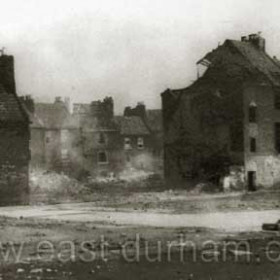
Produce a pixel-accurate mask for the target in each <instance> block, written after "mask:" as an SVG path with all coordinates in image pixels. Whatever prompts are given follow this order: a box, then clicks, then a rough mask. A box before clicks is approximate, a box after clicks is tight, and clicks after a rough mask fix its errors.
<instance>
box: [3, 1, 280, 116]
mask: <svg viewBox="0 0 280 280" xmlns="http://www.w3.org/2000/svg"><path fill="white" fill-rule="evenodd" d="M3 2H4V1H3ZM279 10H280V1H279V0H266V1H263V0H211V1H210V0H102V1H101V0H99V1H97V0H56V1H54V0H48V1H45V0H9V1H5V2H4V4H3V3H2V7H1V9H0V48H1V47H5V52H6V53H7V54H10V55H13V56H14V57H15V72H16V73H15V74H16V82H17V92H18V94H19V95H27V94H30V95H32V96H33V97H34V98H35V100H37V101H39V100H40V101H45V102H51V101H53V99H54V97H55V96H62V97H70V99H71V101H72V102H73V103H77V102H81V103H88V102H90V101H93V100H98V99H103V98H104V97H105V96H112V97H113V98H114V102H115V111H116V113H121V112H122V111H123V108H124V107H125V106H134V105H136V104H137V102H144V103H145V104H146V107H147V108H160V106H161V98H160V94H161V93H162V92H163V91H164V90H166V89H167V88H171V89H176V88H183V87H187V86H188V85H189V84H190V83H191V82H193V81H194V80H195V79H196V76H197V74H196V62H197V61H198V60H199V59H200V58H202V57H203V56H204V54H206V53H207V52H208V51H211V50H212V49H214V48H216V47H217V46H218V44H221V43H223V42H224V40H225V39H237V40H239V39H240V37H241V36H242V35H248V34H251V33H257V32H259V31H260V32H262V36H263V37H265V38H266V44H267V52H268V53H269V54H271V55H276V56H279V57H280V20H279Z"/></svg>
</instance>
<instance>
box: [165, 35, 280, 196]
mask: <svg viewBox="0 0 280 280" xmlns="http://www.w3.org/2000/svg"><path fill="white" fill-rule="evenodd" d="M197 64H198V67H199V70H200V71H204V73H203V75H201V77H199V78H198V79H197V80H196V81H195V82H194V83H193V84H192V85H191V86H189V87H187V88H183V89H179V90H171V89H167V90H166V91H165V92H163V93H162V108H163V126H164V127H163V128H164V171H165V177H166V179H168V180H170V181H173V182H184V181H186V180H189V179H194V178H205V179H209V180H213V181H215V182H216V183H217V182H218V181H219V178H221V177H223V176H225V175H227V174H228V172H229V170H230V169H231V168H232V167H233V166H235V167H239V170H241V171H243V172H244V176H245V181H246V184H245V186H246V187H247V188H248V189H249V190H254V189H256V188H257V187H269V186H273V185H277V184H278V183H280V156H279V153H280V66H279V65H280V64H279V62H278V60H277V59H276V58H275V57H274V58H271V57H270V56H269V55H268V54H267V53H266V50H265V39H264V38H262V37H261V36H260V34H251V35H249V36H244V37H242V38H241V40H240V41H236V40H226V41H225V42H224V44H222V45H221V46H219V47H218V48H216V49H215V50H213V51H211V52H209V53H208V54H206V55H205V57H203V58H202V59H200V60H199V61H198V63H197ZM202 68H203V69H202Z"/></svg>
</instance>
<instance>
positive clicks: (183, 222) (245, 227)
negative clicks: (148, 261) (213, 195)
mask: <svg viewBox="0 0 280 280" xmlns="http://www.w3.org/2000/svg"><path fill="white" fill-rule="evenodd" d="M0 215H1V216H7V217H16V218H20V217H23V218H39V219H54V220H61V221H84V222H96V223H108V224H115V225H124V226H125V225H129V226H131V225H133V226H153V227H208V228H214V229H220V230H225V231H231V232H241V231H259V230H261V226H262V223H270V222H271V223H274V222H276V221H278V220H279V219H280V210H262V211H239V212H232V213H229V212H227V213H223V212H213V213H196V214H189V213H188V214H172V213H157V212H155V211H154V212H149V211H147V212H143V211H131V210H130V211H125V210H121V209H118V210H117V211H115V210H114V209H112V208H97V207H93V206H92V204H91V203H76V204H75V203H69V204H59V205H48V206H15V207H2V208H0Z"/></svg>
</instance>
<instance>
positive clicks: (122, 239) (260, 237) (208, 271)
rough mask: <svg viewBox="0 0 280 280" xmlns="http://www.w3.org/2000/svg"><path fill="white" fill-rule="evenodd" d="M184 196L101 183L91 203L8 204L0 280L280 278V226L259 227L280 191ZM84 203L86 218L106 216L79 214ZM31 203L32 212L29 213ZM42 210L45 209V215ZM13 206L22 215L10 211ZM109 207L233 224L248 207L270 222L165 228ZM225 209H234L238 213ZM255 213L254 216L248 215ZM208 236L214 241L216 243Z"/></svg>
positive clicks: (1, 233) (1, 227)
mask: <svg viewBox="0 0 280 280" xmlns="http://www.w3.org/2000/svg"><path fill="white" fill-rule="evenodd" d="M109 193H110V195H108V194H109ZM186 194H187V193H186V191H184V190H179V191H166V190H165V191H158V192H155V191H142V192H135V191H134V192H133V191H131V192H130V191H125V192H121V191H120V190H118V189H115V190H113V191H111V192H109V191H108V190H106V189H103V190H99V191H98V192H97V193H96V197H95V199H93V200H94V201H92V202H90V203H88V204H84V203H81V204H61V205H53V206H51V205H50V206H31V207H30V206H29V207H30V208H25V207H23V206H22V207H3V208H1V209H0V210H1V211H0V213H2V216H1V217H0V242H1V247H0V249H1V250H0V253H1V255H0V258H1V260H0V264H1V272H0V280H1V279H36V280H38V279H103V280H104V279H169V280H170V279H178V280H182V279H186V280H191V279H208V280H210V279H279V278H280V266H279V262H280V257H279V256H280V245H279V246H278V243H279V244H280V232H278V231H276V232H263V231H261V223H262V222H266V219H269V217H270V216H271V215H272V214H271V215H270V214H269V213H273V215H274V216H272V217H273V220H275V222H276V218H277V216H278V215H277V213H278V210H279V209H278V208H279V203H280V202H279V201H280V200H279V196H280V193H279V192H276V191H274V192H258V193H252V194H246V193H233V194H204V195H200V196H197V195H186ZM91 200H92V198H91ZM32 207H33V208H32ZM83 207H84V208H86V209H87V217H90V216H91V215H92V216H98V215H99V214H100V218H99V219H89V218H87V219H84V220H82V219H80V217H81V216H79V215H81V212H82V208H83ZM79 208H80V212H79ZM91 208H92V211H91V212H90V210H89V209H91ZM97 208H99V211H100V212H98V211H97V210H96V209H97ZM27 209H29V210H30V212H29V213H33V215H27V214H26V213H28V211H27ZM40 209H44V213H43V214H44V215H41V214H40V213H41V212H40V211H41V210H40ZM106 209H107V210H106ZM58 210H60V211H62V212H63V211H64V210H66V211H65V212H63V213H62V215H61V216H59V215H58V213H57V212H55V211H58ZM264 210H268V211H264ZM270 210H272V212H270ZM9 211H10V213H12V212H13V211H14V212H13V213H16V215H14V216H13V215H11V217H7V216H8V215H7V213H8V212H9ZM67 211H68V214H67ZM106 211H107V212H106ZM108 211H114V212H116V213H121V212H124V213H127V214H131V213H132V212H133V213H134V215H133V218H131V219H132V221H134V222H135V220H136V219H139V220H145V217H147V216H145V215H149V214H151V215H154V214H158V215H159V216H157V219H160V217H165V216H160V215H169V217H171V221H172V217H175V216H176V217H180V215H190V216H191V217H192V219H193V220H195V219H197V224H200V223H201V219H202V217H206V216H205V215H209V217H212V219H213V220H212V221H214V220H215V219H217V217H218V216H217V215H222V216H224V217H229V218H228V221H227V224H228V225H230V223H231V222H232V224H234V223H238V219H239V220H240V222H241V223H242V221H241V219H242V220H243V217H246V216H248V217H250V213H251V215H254V217H263V219H264V221H262V220H261V219H260V220H257V222H258V223H259V230H254V231H248V230H246V231H242V230H240V231H239V232H236V231H234V230H231V229H230V228H228V229H230V230H224V229H223V227H222V226H221V227H220V228H219V227H218V226H216V227H215V228H212V229H211V227H210V225H211V223H212V222H211V219H209V223H208V224H209V226H205V227H201V226H190V225H187V224H186V225H184V226H180V222H179V219H178V218H176V219H178V220H176V221H178V226H176V223H177V222H176V221H175V218H174V219H173V220H174V221H173V222H174V224H173V225H172V226H171V222H170V224H169V225H168V224H167V225H165V226H160V227H159V226H155V225H153V224H149V226H144V225H143V224H142V225H137V223H136V222H135V223H134V224H133V223H132V222H131V223H130V222H129V219H128V218H127V223H118V222H112V221H111V220H110V219H109V220H108V219H105V218H103V216H102V215H105V216H106V215H107V216H108ZM258 211H259V212H258ZM36 212H37V215H36ZM5 213H6V216H5ZM46 213H49V214H46ZM91 213H92V214H91ZM227 213H228V214H230V213H232V216H231V217H232V218H230V216H226V215H227ZM234 213H236V214H234ZM3 214H4V216H3ZM0 215H1V214H0ZM141 215H143V216H141ZM172 215H173V216H172ZM203 215H204V216H203ZM262 215H263V216H262ZM105 216H104V217H105ZM279 216H280V210H279ZM61 217H63V219H62V218H61ZM67 217H68V218H67ZM182 217H183V216H182ZM186 217H187V216H186ZM252 219H253V216H252V218H250V219H249V220H252ZM206 221H207V219H206ZM216 222H217V221H216ZM243 222H245V223H246V221H243ZM249 222H252V221H249ZM249 222H248V223H249ZM206 225H207V223H206ZM233 228H236V226H234V227H233ZM233 228H232V229H233ZM206 241H208V242H209V241H211V242H210V243H211V244H210V245H211V246H212V247H211V246H210V247H209V243H206ZM224 242H233V247H232V248H231V247H230V248H228V247H225V246H224V245H225V243H224ZM240 242H241V243H242V242H245V245H246V244H249V248H243V245H244V244H241V245H242V246H241V247H240V246H239V245H240ZM170 244H171V245H170ZM213 244H214V245H213ZM226 244H227V243H226ZM236 244H237V247H234V246H235V245H236ZM245 247H246V246H245ZM159 248H160V249H159ZM182 252H183V253H182ZM194 252H195V253H196V258H195V259H194ZM182 254H183V257H182ZM235 258H237V259H235ZM248 258H249V259H248Z"/></svg>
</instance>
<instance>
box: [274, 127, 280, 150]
mask: <svg viewBox="0 0 280 280" xmlns="http://www.w3.org/2000/svg"><path fill="white" fill-rule="evenodd" d="M274 130H275V136H274V138H275V150H276V152H277V153H278V154H279V153H280V123H276V124H275V128H274Z"/></svg>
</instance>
